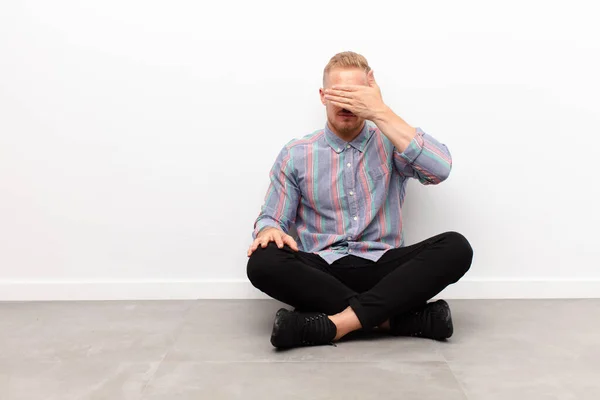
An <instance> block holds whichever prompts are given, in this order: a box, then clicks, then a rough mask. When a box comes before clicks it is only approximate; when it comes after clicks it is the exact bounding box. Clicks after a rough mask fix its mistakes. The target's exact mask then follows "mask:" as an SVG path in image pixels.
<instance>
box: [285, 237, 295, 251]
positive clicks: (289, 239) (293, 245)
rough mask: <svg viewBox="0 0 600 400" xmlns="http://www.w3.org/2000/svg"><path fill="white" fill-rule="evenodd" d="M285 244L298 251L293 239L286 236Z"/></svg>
mask: <svg viewBox="0 0 600 400" xmlns="http://www.w3.org/2000/svg"><path fill="white" fill-rule="evenodd" d="M285 242H286V243H287V244H288V245H289V246H290V247H291V248H292V249H293V250H296V251H298V244H297V243H296V241H295V240H294V238H293V237H291V236H287V237H286V238H285Z"/></svg>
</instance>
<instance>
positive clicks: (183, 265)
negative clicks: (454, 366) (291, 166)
mask: <svg viewBox="0 0 600 400" xmlns="http://www.w3.org/2000/svg"><path fill="white" fill-rule="evenodd" d="M386 3H388V4H386ZM403 3H404V4H403ZM483 3H484V2H478V1H474V0H473V1H466V0H459V1H452V2H446V1H437V2H414V1H411V2H381V3H378V2H374V3H368V2H348V1H344V2H328V4H327V5H326V6H320V7H321V8H319V7H317V6H316V5H315V4H316V2H315V3H311V2H307V3H303V5H302V6H300V3H298V2H291V3H290V2H275V1H273V2H265V1H253V2H244V1H241V0H237V1H229V2H219V3H217V2H210V4H208V5H204V4H203V2H198V1H192V0H186V1H176V2H168V1H162V2H161V1H142V0H137V1H135V0H127V1H123V0H118V1H117V0H111V1H106V0H104V1H96V2H79V1H74V0H73V1H68V0H57V1H55V2H45V1H41V0H32V1H16V0H15V1H9V2H3V3H2V5H0V299H118V298H197V297H257V296H260V294H259V293H258V292H257V291H255V290H254V289H253V288H252V287H251V286H250V284H249V283H248V282H247V280H246V274H245V267H246V262H247V257H246V254H245V253H246V249H247V247H248V246H249V245H250V243H251V230H252V223H253V221H254V219H255V217H256V216H257V213H258V211H259V208H260V206H261V204H262V201H263V196H264V193H265V191H266V189H267V185H268V170H269V168H270V166H271V164H272V163H273V161H274V159H275V157H276V155H277V152H278V151H279V149H281V147H282V146H283V145H284V144H285V143H286V142H287V141H289V140H290V139H291V138H294V137H300V136H302V135H305V134H307V133H310V132H312V131H313V130H315V129H319V128H321V127H323V125H324V121H325V119H324V118H325V115H324V109H323V108H322V106H321V104H320V102H319V99H318V88H319V84H320V79H321V73H322V69H323V67H324V65H325V64H326V62H327V61H328V60H329V58H330V57H331V56H332V55H333V54H335V53H336V52H339V51H343V50H348V49H350V50H354V51H357V52H360V53H362V54H364V55H365V56H366V57H367V58H368V59H369V61H370V63H371V65H372V67H373V68H374V70H375V76H376V78H377V80H378V83H379V84H380V86H381V87H382V90H383V95H384V100H385V101H386V102H387V103H388V104H389V105H390V106H391V107H392V108H393V109H394V110H395V111H396V112H397V113H398V114H399V115H401V116H402V117H403V118H404V119H405V120H407V121H408V122H409V123H410V124H412V125H414V126H420V127H421V128H423V129H424V130H425V131H426V132H427V133H430V134H431V135H433V136H435V137H436V138H438V139H439V140H441V141H442V142H444V143H446V144H447V145H448V146H449V148H450V151H451V152H452V155H453V159H454V167H453V171H452V174H451V176H450V178H449V179H448V180H447V181H446V182H444V183H443V184H441V185H440V186H435V187H424V186H420V185H419V184H418V183H417V182H416V181H414V182H411V184H410V189H409V193H408V196H407V200H406V204H405V209H404V214H405V218H406V226H405V227H406V236H407V239H408V243H407V244H411V243H414V242H416V241H420V240H423V239H425V238H427V237H429V236H432V235H434V234H436V233H439V232H442V231H446V230H456V231H459V232H462V233H463V234H464V235H466V236H467V237H468V238H469V239H470V241H471V243H472V245H473V248H474V250H475V257H474V262H473V266H472V270H471V271H470V272H469V273H468V275H467V276H466V277H465V280H464V281H463V282H461V283H460V284H459V285H456V286H454V287H452V288H451V289H448V291H447V292H445V293H444V295H445V296H448V297H585V296H595V297H598V296H600V271H599V269H598V266H599V265H600V262H599V258H600V257H599V256H600V250H599V247H600V246H598V243H597V241H598V234H597V231H598V226H599V225H600V216H599V213H598V208H597V207H598V204H600V189H599V185H598V182H597V159H598V149H599V144H600V139H599V135H600V114H599V112H598V111H599V110H598V104H599V102H598V93H600V82H599V78H598V71H600V52H599V50H600V28H599V27H598V25H597V24H596V15H597V14H598V13H597V11H598V10H596V9H593V6H592V5H591V3H592V2H584V1H571V2H568V4H567V3H564V4H562V3H563V2H561V5H554V4H553V3H551V2H547V1H544V2H542V1H535V2H533V1H529V2H527V1H525V2H524V1H521V0H519V1H517V0H510V1H504V2H501V3H497V4H494V5H491V4H486V5H484V4H483ZM586 3H590V4H586ZM322 7H327V8H322Z"/></svg>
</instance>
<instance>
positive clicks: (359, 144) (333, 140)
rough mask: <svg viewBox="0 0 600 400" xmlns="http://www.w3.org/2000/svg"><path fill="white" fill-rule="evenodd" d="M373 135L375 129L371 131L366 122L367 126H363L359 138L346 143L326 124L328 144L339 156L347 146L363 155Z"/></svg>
mask: <svg viewBox="0 0 600 400" xmlns="http://www.w3.org/2000/svg"><path fill="white" fill-rule="evenodd" d="M372 134H373V129H371V127H369V124H368V123H367V121H365V125H364V126H363V129H362V130H361V131H360V133H359V134H358V136H356V137H355V138H354V140H352V141H351V142H346V141H345V140H344V139H342V138H340V137H339V136H338V135H336V134H335V133H333V132H332V131H331V129H329V124H328V123H326V124H325V139H326V140H327V143H328V144H329V145H330V146H331V148H332V149H333V151H335V152H336V153H338V154H339V153H341V152H342V151H344V150H345V149H346V147H347V146H352V147H354V148H355V149H356V150H358V151H360V152H361V153H362V152H363V151H364V149H365V146H366V145H367V142H368V141H369V139H370V138H371V135H372Z"/></svg>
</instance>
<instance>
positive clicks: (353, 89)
mask: <svg viewBox="0 0 600 400" xmlns="http://www.w3.org/2000/svg"><path fill="white" fill-rule="evenodd" d="M362 88H364V86H362V85H333V86H332V87H331V89H332V90H343V91H344V92H356V91H357V90H361V89H362ZM325 93H327V90H325Z"/></svg>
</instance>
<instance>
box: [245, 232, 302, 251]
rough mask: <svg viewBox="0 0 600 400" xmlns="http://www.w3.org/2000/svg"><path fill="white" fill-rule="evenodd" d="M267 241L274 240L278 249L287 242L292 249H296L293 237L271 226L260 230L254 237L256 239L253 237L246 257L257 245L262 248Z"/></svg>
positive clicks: (265, 245) (296, 245)
mask: <svg viewBox="0 0 600 400" xmlns="http://www.w3.org/2000/svg"><path fill="white" fill-rule="evenodd" d="M269 242H275V243H276V244H277V247H279V248H280V249H282V248H283V246H284V245H285V244H287V245H288V246H290V248H291V249H292V250H294V251H298V244H297V243H296V241H295V240H294V238H293V237H291V236H290V235H288V234H287V233H285V232H284V231H282V230H281V229H277V228H273V227H271V228H266V229H264V230H263V231H261V232H260V233H259V234H258V236H257V237H256V239H254V242H252V245H251V246H250V248H249V249H248V257H250V255H251V254H252V253H253V252H254V250H256V249H257V248H258V246H261V247H262V248H263V249H264V248H265V247H267V245H268V244H269Z"/></svg>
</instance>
